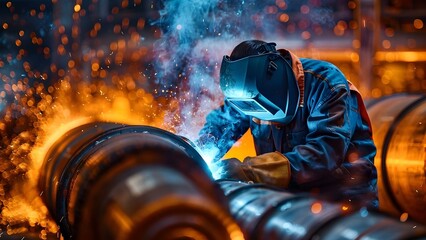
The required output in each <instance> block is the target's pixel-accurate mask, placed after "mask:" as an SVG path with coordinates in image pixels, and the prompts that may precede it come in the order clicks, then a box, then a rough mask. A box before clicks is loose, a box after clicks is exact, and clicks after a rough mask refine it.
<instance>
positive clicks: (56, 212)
mask: <svg viewBox="0 0 426 240" xmlns="http://www.w3.org/2000/svg"><path fill="white" fill-rule="evenodd" d="M42 169H43V171H42V172H41V176H40V179H39V187H40V189H41V191H43V195H42V197H43V200H44V201H45V203H46V205H47V207H48V209H49V211H50V213H51V214H52V215H53V217H54V218H55V220H56V221H57V223H58V224H59V226H60V231H61V234H62V235H63V236H64V238H65V239H70V238H72V239H166V240H167V239H221V240H222V239H242V233H241V231H240V229H239V227H238V225H237V224H236V223H235V222H234V220H233V219H232V217H231V216H230V214H229V211H228V204H227V200H226V198H225V197H224V195H223V192H222V191H221V189H220V187H219V186H218V185H217V184H216V183H215V182H214V181H213V179H212V178H211V176H210V171H209V170H208V167H207V165H206V164H205V162H204V161H203V159H202V157H201V156H200V155H199V154H198V152H197V151H196V150H195V149H194V148H193V147H192V146H191V144H190V143H189V142H187V141H186V140H185V139H183V138H181V137H179V136H177V135H174V134H172V133H169V132H167V131H164V130H161V129H157V128H154V127H148V126H129V125H121V124H112V123H99V122H98V123H89V124H86V125H82V126H79V127H77V128H74V129H72V130H70V131H69V132H68V133H66V134H65V135H63V136H62V137H61V138H60V139H59V140H57V141H56V142H55V144H54V145H53V146H52V147H51V148H50V150H49V151H48V153H47V155H46V156H45V161H44V165H43V168H42Z"/></svg>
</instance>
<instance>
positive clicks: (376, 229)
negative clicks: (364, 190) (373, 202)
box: [218, 180, 426, 240]
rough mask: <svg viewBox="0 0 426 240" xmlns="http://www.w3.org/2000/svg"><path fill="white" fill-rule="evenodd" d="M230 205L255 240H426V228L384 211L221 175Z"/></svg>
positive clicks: (241, 224)
mask: <svg viewBox="0 0 426 240" xmlns="http://www.w3.org/2000/svg"><path fill="white" fill-rule="evenodd" d="M218 183H219V184H220V185H221V187H222V189H223V191H224V193H225V195H226V196H227V198H228V200H229V204H230V210H231V213H232V215H233V216H234V218H235V219H236V221H237V222H238V223H239V225H240V227H241V229H242V230H243V232H244V235H245V236H246V239H250V240H263V239H268V240H284V239H289V240H296V239H306V240H308V239H318V240H321V239H327V240H344V239H348V240H349V239H369V240H383V239H387V240H391V239H398V240H399V239H425V238H426V227H424V226H421V225H419V224H418V223H416V222H411V221H408V222H401V221H399V219H395V218H394V217H391V216H388V215H386V214H383V213H380V212H374V211H369V210H367V209H364V208H363V209H359V210H356V211H353V212H348V211H346V210H345V209H344V208H343V206H342V205H339V204H335V203H329V202H325V201H321V200H318V199H315V198H313V197H310V196H309V195H304V194H302V195H299V194H291V193H287V192H283V191H282V190H278V189H274V188H271V187H268V186H265V185H261V184H249V183H243V182H238V181H231V180H218Z"/></svg>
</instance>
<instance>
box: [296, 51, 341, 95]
mask: <svg viewBox="0 0 426 240" xmlns="http://www.w3.org/2000/svg"><path fill="white" fill-rule="evenodd" d="M300 60H301V62H302V66H303V70H304V73H305V80H306V81H309V80H318V81H320V82H326V83H327V84H328V85H329V87H330V88H334V87H336V86H342V87H343V86H346V87H347V79H346V77H345V76H344V74H343V73H342V72H341V71H340V69H339V68H338V67H337V66H336V65H334V64H332V63H330V62H326V61H322V60H317V59H309V58H301V59H300Z"/></svg>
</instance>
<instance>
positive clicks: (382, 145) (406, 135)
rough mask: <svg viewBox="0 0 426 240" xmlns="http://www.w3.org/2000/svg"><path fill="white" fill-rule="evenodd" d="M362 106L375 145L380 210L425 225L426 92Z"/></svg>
mask: <svg viewBox="0 0 426 240" xmlns="http://www.w3.org/2000/svg"><path fill="white" fill-rule="evenodd" d="M366 106H367V111H368V113H369V116H370V119H371V122H372V127H373V138H374V142H375V144H376V146H377V155H376V158H375V165H376V167H377V170H378V192H379V208H380V210H382V211H384V212H388V213H390V214H392V215H394V216H398V217H399V216H401V217H402V218H406V217H407V215H408V217H409V218H411V219H414V220H416V221H418V222H421V223H423V224H426V150H425V149H426V95H424V94H395V95H390V96H386V97H383V98H379V99H375V100H373V101H369V102H367V104H366Z"/></svg>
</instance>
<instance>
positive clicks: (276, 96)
mask: <svg viewBox="0 0 426 240" xmlns="http://www.w3.org/2000/svg"><path fill="white" fill-rule="evenodd" d="M220 87H221V89H222V91H223V93H224V95H225V97H226V101H228V102H229V103H230V104H231V106H232V107H234V108H236V109H237V110H238V111H239V112H241V113H243V114H246V115H250V116H253V117H256V118H259V119H262V120H270V121H276V122H281V123H284V124H286V123H288V122H290V121H291V120H292V119H293V117H294V115H295V113H296V110H297V106H298V103H299V88H298V86H297V82H296V79H295V76H294V73H293V71H292V69H291V65H290V64H289V63H288V62H287V61H286V60H285V59H284V58H283V57H282V56H281V55H279V54H278V53H266V54H260V55H254V56H249V57H245V58H241V59H238V60H235V61H231V60H230V59H229V57H228V56H224V57H223V60H222V65H221V69H220Z"/></svg>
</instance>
